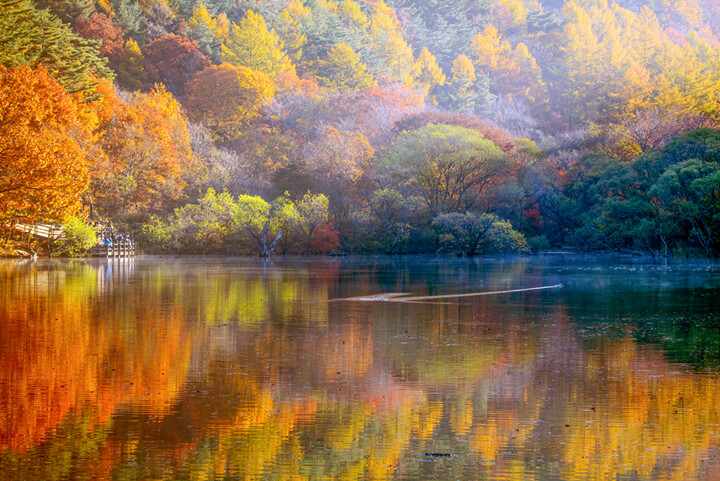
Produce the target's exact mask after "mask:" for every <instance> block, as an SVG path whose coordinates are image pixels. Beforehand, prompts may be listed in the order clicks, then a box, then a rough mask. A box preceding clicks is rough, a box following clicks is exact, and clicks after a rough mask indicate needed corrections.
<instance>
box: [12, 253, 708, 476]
mask: <svg viewBox="0 0 720 481" xmlns="http://www.w3.org/2000/svg"><path fill="white" fill-rule="evenodd" d="M581 261H582V262H579V261H578V259H566V258H560V259H555V258H553V259H518V260H508V259H504V260H502V259H498V260H473V261H467V260H450V259H435V258H420V259H414V258H401V259H389V258H358V259H310V260H279V261H275V263H274V264H272V265H264V264H262V263H261V262H258V261H255V260H242V259H218V258H207V259H169V258H165V259H162V258H161V259H142V258H138V259H134V260H123V261H119V262H118V261H97V262H77V261H76V262H37V263H34V264H20V263H16V262H3V263H0V301H1V302H0V327H1V329H0V366H1V369H0V472H2V473H3V475H4V476H5V477H7V478H8V479H13V480H35V479H37V480H40V479H42V480H48V479H58V480H59V479H117V480H126V479H293V478H295V479H310V480H314V479H372V480H375V479H407V480H427V479H443V480H444V479H451V478H455V477H457V478H461V479H518V480H528V479H538V480H541V479H568V480H575V479H578V480H579V479H652V480H655V479H719V478H720V460H719V458H718V454H719V453H720V449H719V447H718V446H719V445H720V416H719V413H720V392H718V389H719V388H718V387H717V386H718V384H717V381H718V375H717V371H718V368H717V362H716V360H717V353H714V354H715V357H713V355H712V354H713V351H712V349H713V346H714V345H715V344H713V343H715V342H716V339H717V335H718V329H717V318H716V314H715V313H716V312H718V311H719V310H720V309H718V307H720V306H718V305H717V303H718V296H717V295H715V296H713V295H712V294H717V293H718V290H719V289H720V279H719V276H718V269H717V266H716V265H714V264H704V263H698V264H671V265H662V264H657V265H656V264H652V263H648V262H634V263H631V264H628V263H627V262H625V260H623V262H622V263H618V262H617V261H616V260H613V259H609V260H608V259H596V258H583V259H581ZM558 282H563V283H564V284H565V286H566V287H565V288H563V289H562V290H561V291H558V292H549V291H545V292H543V291H535V292H525V293H512V294H507V295H501V296H492V297H490V296H488V297H482V298H464V299H456V300H452V301H451V302H450V301H446V302H438V303H423V304H401V303H377V302H373V303H367V302H365V303H362V302H328V301H330V300H333V299H337V298H343V297H352V296H361V295H371V294H377V293H380V292H409V293H412V294H413V295H442V294H448V293H460V292H474V291H478V290H502V289H514V288H524V287H535V286H538V285H549V284H554V283H558ZM698 333H701V335H700V336H699V335H698ZM713 336H714V337H713ZM698 353H701V354H698ZM702 353H704V354H702ZM678 361H680V362H678Z"/></svg>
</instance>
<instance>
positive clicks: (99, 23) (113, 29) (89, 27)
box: [75, 12, 124, 63]
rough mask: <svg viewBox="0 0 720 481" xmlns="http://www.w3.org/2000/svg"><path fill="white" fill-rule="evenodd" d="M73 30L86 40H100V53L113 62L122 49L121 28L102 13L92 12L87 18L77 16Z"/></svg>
mask: <svg viewBox="0 0 720 481" xmlns="http://www.w3.org/2000/svg"><path fill="white" fill-rule="evenodd" d="M75 32H76V33H77V34H78V35H80V36H81V37H83V38H87V39H88V40H102V46H101V47H100V55H103V56H105V57H107V58H108V59H109V60H110V61H111V62H113V63H115V62H116V61H117V59H118V56H119V55H120V54H121V53H122V51H123V45H124V41H123V37H122V30H121V29H120V28H118V27H117V26H116V25H115V24H114V23H113V21H112V19H111V18H110V17H108V16H107V15H105V14H104V13H97V12H96V13H93V14H92V15H90V17H89V18H87V19H86V18H84V17H82V16H80V17H78V19H77V20H76V21H75Z"/></svg>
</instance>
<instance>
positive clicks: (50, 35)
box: [0, 0, 113, 101]
mask: <svg viewBox="0 0 720 481" xmlns="http://www.w3.org/2000/svg"><path fill="white" fill-rule="evenodd" d="M0 32H2V33H0V64H1V65H5V66H7V67H15V66H19V65H31V66H36V65H43V66H44V67H45V68H47V70H48V73H49V75H50V76H51V77H53V78H54V79H55V80H57V81H58V82H59V83H60V84H61V85H62V86H63V87H64V88H65V90H67V91H68V92H69V93H78V94H80V95H81V96H82V97H83V98H84V99H85V100H87V101H90V100H93V99H95V98H97V96H96V94H95V85H96V83H95V82H94V81H93V78H94V77H103V78H113V73H112V71H111V70H110V69H109V68H108V67H107V59H105V58H102V57H101V56H100V54H99V49H100V42H99V41H94V40H86V39H84V38H82V37H80V36H78V35H76V34H75V33H73V31H72V30H71V28H70V26H69V25H67V24H65V23H63V22H62V21H60V19H58V18H57V17H56V16H54V15H52V14H51V13H49V12H48V11H46V10H41V11H37V10H35V9H33V8H32V7H31V6H30V4H29V2H27V1H26V0H21V1H16V0H0Z"/></svg>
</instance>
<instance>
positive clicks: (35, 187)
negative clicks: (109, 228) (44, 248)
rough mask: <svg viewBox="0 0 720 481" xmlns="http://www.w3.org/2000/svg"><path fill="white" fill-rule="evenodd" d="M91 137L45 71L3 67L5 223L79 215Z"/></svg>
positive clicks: (1, 189) (0, 177)
mask: <svg viewBox="0 0 720 481" xmlns="http://www.w3.org/2000/svg"><path fill="white" fill-rule="evenodd" d="M88 135H89V133H88V131H87V129H86V128H85V127H84V126H83V125H82V123H81V122H80V120H79V118H78V115H77V108H76V106H75V104H74V103H73V101H72V98H71V97H70V96H69V95H68V94H67V92H65V90H63V88H62V87H61V86H60V85H59V84H58V83H57V82H55V81H54V80H53V79H51V78H50V77H49V76H48V74H47V71H46V70H45V69H44V68H41V67H38V68H37V69H32V68H30V67H27V66H22V67H18V68H14V69H8V68H5V67H3V66H0V223H1V222H7V221H8V220H12V219H17V218H23V217H24V218H32V219H43V220H63V219H64V218H66V217H67V216H70V215H77V214H79V213H80V211H81V202H80V194H81V193H82V192H83V191H84V190H85V189H86V187H87V185H88V166H87V156H86V152H85V150H84V148H83V145H84V144H85V142H86V140H87V139H88Z"/></svg>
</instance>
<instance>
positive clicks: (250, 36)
mask: <svg viewBox="0 0 720 481" xmlns="http://www.w3.org/2000/svg"><path fill="white" fill-rule="evenodd" d="M222 59H223V61H224V62H228V63H230V64H231V65H235V66H241V67H248V68H250V69H252V70H255V71H259V72H264V73H266V74H268V75H271V76H274V75H275V74H277V73H279V72H294V71H295V67H294V66H293V64H292V62H291V61H290V58H289V57H288V56H287V55H286V54H285V52H284V51H283V43H282V42H281V41H280V37H279V36H278V34H277V33H275V31H274V30H269V29H268V27H267V24H266V23H265V19H264V18H263V17H262V16H261V15H259V14H257V13H255V12H253V11H252V10H248V12H247V14H246V15H245V17H244V18H243V19H242V20H241V21H240V24H239V25H238V24H236V23H233V24H232V27H231V28H230V35H229V37H228V39H227V40H226V41H225V43H224V44H223V46H222Z"/></svg>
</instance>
